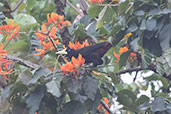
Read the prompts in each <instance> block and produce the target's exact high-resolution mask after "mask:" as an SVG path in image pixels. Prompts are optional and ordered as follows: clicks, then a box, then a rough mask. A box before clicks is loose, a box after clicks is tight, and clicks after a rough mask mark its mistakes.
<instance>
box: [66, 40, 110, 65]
mask: <svg viewBox="0 0 171 114" xmlns="http://www.w3.org/2000/svg"><path fill="white" fill-rule="evenodd" d="M111 47H112V44H111V43H109V42H102V43H97V44H95V45H91V46H87V47H84V48H81V49H78V50H74V49H70V48H68V49H67V53H68V54H67V57H69V58H70V59H71V58H72V56H73V57H78V55H79V54H81V55H82V56H83V58H84V59H85V63H93V66H97V65H101V64H103V60H102V57H103V56H104V54H105V53H106V52H107V51H108V50H109V49H110V48H111Z"/></svg>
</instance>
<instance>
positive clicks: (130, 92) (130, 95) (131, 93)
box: [118, 89, 137, 102]
mask: <svg viewBox="0 0 171 114" xmlns="http://www.w3.org/2000/svg"><path fill="white" fill-rule="evenodd" d="M118 94H125V95H127V96H128V97H129V98H131V101H132V102H134V101H135V100H136V98H137V97H136V95H135V94H134V93H133V92H132V91H130V90H127V89H124V90H121V91H119V93H118Z"/></svg>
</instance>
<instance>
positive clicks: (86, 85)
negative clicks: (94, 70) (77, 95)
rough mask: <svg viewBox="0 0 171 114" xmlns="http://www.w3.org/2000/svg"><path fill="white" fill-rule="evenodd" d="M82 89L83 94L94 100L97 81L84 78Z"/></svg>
mask: <svg viewBox="0 0 171 114" xmlns="http://www.w3.org/2000/svg"><path fill="white" fill-rule="evenodd" d="M83 89H84V91H85V94H86V95H87V96H88V97H89V98H90V99H92V100H94V98H95V95H96V92H97V80H96V79H93V78H92V77H85V78H84V82H83Z"/></svg>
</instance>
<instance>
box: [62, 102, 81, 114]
mask: <svg viewBox="0 0 171 114" xmlns="http://www.w3.org/2000/svg"><path fill="white" fill-rule="evenodd" d="M83 112H84V108H83V106H82V104H81V103H80V102H78V101H70V102H68V103H66V104H65V105H64V108H63V111H62V114H83Z"/></svg>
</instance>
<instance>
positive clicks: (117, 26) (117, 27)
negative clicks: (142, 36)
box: [110, 24, 123, 36]
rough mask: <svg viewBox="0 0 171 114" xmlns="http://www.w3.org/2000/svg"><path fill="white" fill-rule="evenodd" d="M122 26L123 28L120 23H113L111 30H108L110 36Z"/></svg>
mask: <svg viewBox="0 0 171 114" xmlns="http://www.w3.org/2000/svg"><path fill="white" fill-rule="evenodd" d="M122 28H123V26H122V25H119V24H115V25H114V26H113V27H112V30H111V32H110V36H113V35H115V34H116V33H117V32H119V31H120V30H121V29H122Z"/></svg>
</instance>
